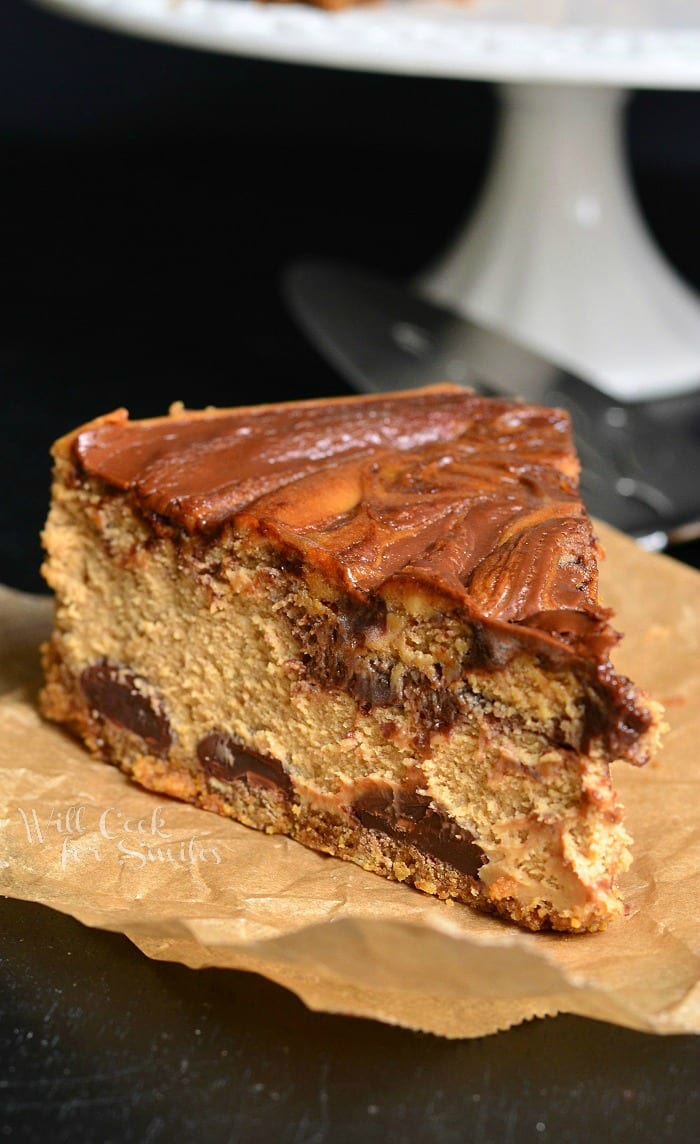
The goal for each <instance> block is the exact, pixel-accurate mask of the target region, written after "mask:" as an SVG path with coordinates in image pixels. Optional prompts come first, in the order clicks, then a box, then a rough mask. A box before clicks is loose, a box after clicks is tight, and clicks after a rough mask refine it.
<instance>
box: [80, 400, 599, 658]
mask: <svg viewBox="0 0 700 1144" xmlns="http://www.w3.org/2000/svg"><path fill="white" fill-rule="evenodd" d="M73 451H74V456H75V458H76V460H77V461H78V462H79V465H80V466H81V467H82V469H83V470H84V471H85V472H86V473H87V474H89V475H90V476H93V477H97V478H100V479H101V480H103V481H105V482H106V483H107V484H108V485H110V486H112V487H115V488H117V489H120V490H123V491H127V492H129V493H130V494H131V496H132V497H133V498H134V499H135V501H136V502H137V504H138V506H139V508H140V509H141V511H143V512H145V513H146V514H148V515H150V516H152V517H155V518H158V519H159V520H161V521H162V520H165V521H166V522H168V523H169V524H170V525H173V526H175V527H179V528H182V529H185V530H186V531H187V532H190V533H203V534H211V533H213V532H215V531H217V530H219V529H221V528H222V527H223V526H225V525H226V524H228V523H229V522H233V523H234V524H237V525H239V526H241V527H244V528H248V529H250V528H252V529H254V530H257V531H258V532H261V533H264V534H267V535H270V536H272V537H273V538H275V539H276V540H278V541H279V542H280V543H282V544H283V545H284V546H285V547H286V549H287V550H288V551H290V552H293V553H296V554H298V556H300V557H301V558H302V559H304V560H306V561H308V562H309V563H311V564H313V563H316V564H320V565H321V566H322V567H323V568H324V569H325V571H326V572H329V573H331V574H335V576H336V578H339V579H340V580H341V582H342V583H343V585H344V586H345V588H346V589H347V591H348V592H350V593H351V594H353V595H354V596H355V598H365V599H366V598H367V596H368V595H369V594H370V593H376V592H377V591H378V590H381V591H382V594H385V593H386V591H388V590H390V589H391V588H392V587H393V586H396V587H399V588H400V587H402V586H403V587H405V586H406V585H407V583H408V584H409V585H410V583H411V582H413V583H415V582H420V583H422V584H424V585H427V586H429V587H431V588H434V589H436V590H437V591H438V592H440V593H441V594H443V595H445V594H446V595H448V596H449V597H450V599H451V600H452V601H453V602H456V603H457V604H459V605H460V606H461V607H463V608H464V609H465V610H466V611H467V612H468V613H469V615H470V616H471V617H472V618H474V619H475V620H480V621H486V622H487V623H496V624H498V625H500V624H505V625H507V626H508V627H509V628H510V627H511V626H512V625H521V626H523V627H526V628H528V629H530V630H531V632H533V633H538V634H539V637H540V639H541V640H542V642H543V643H545V644H546V643H552V642H555V643H558V644H560V645H562V646H564V647H568V648H569V649H571V650H575V651H576V652H577V653H579V654H583V655H585V656H587V657H589V658H591V657H593V658H600V657H602V656H604V654H605V652H606V651H607V649H608V648H609V647H610V645H611V644H612V643H614V642H615V639H616V636H615V633H614V632H613V631H612V629H611V628H610V626H609V625H608V623H607V620H608V616H609V612H608V611H607V610H606V609H604V608H602V607H601V606H600V605H599V604H598V601H597V565H596V560H595V553H596V544H595V539H594V537H593V534H592V530H591V524H590V521H589V520H588V518H587V516H586V514H585V510H584V508H583V505H582V503H581V501H580V498H579V493H578V486H577V473H578V465H577V462H576V459H575V455H574V453H573V447H572V441H571V433H570V426H569V422H568V418H567V416H566V414H564V413H563V412H561V411H560V410H557V409H550V408H540V407H536V406H531V405H524V404H520V403H517V402H510V401H500V400H493V399H488V398H482V397H475V396H473V395H471V394H469V393H466V392H465V391H463V390H461V389H459V388H457V387H452V386H436V387H433V388H431V389H429V390H421V391H414V392H410V393H399V394H392V395H390V396H386V397H378V398H374V397H359V398H345V399H334V400H327V401H313V402H295V403H290V404H288V405H272V406H257V407H253V408H247V409H239V410H222V411H216V410H214V411H205V412H203V413H189V412H175V413H174V414H173V415H172V416H170V417H165V418H157V419H154V420H151V421H142V422H130V421H129V420H128V416H127V414H126V413H125V412H124V411H121V412H119V413H117V414H113V415H111V416H110V417H108V418H103V419H102V420H101V421H100V422H96V423H95V424H93V425H92V426H87V427H86V428H84V429H83V430H82V431H80V432H79V433H78V434H77V436H76V437H75V440H74V445H73Z"/></svg>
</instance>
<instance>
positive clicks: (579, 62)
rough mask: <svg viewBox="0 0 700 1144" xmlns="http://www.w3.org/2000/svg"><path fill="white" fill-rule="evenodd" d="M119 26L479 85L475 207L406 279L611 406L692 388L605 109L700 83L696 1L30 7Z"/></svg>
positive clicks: (56, 2) (246, 1) (617, 135)
mask: <svg viewBox="0 0 700 1144" xmlns="http://www.w3.org/2000/svg"><path fill="white" fill-rule="evenodd" d="M41 2H42V3H44V4H45V5H46V6H48V7H51V8H52V9H55V10H60V11H63V12H65V13H67V14H72V15H75V16H79V17H81V18H83V19H87V20H92V21H94V22H96V23H100V24H104V25H109V26H112V27H114V28H119V29H121V30H123V31H130V32H134V33H137V34H140V35H144V36H149V37H153V38H156V39H164V40H170V41H175V42H179V43H183V44H189V45H192V46H197V47H201V48H207V49H211V50H215V51H219V52H230V53H239V54H243V55H250V56H262V57H266V58H271V59H279V60H285V61H288V62H297V63H305V64H322V65H324V66H326V67H328V66H332V67H339V68H354V69H360V70H364V71H381V72H392V73H399V74H405V75H424V76H444V77H452V78H461V79H483V80H492V81H496V82H497V83H499V84H500V90H501V93H502V116H501V124H500V131H499V137H498V140H497V145H496V148H495V155H494V159H493V162H492V166H491V170H490V173H489V176H488V178H487V180H486V185H485V189H484V191H483V193H482V197H481V201H480V202H479V204H478V205H477V208H476V210H475V212H474V213H473V215H472V217H471V218H470V219H469V221H468V222H467V224H466V227H465V229H464V230H463V232H462V233H461V234H460V235H459V236H458V237H457V238H456V240H455V242H454V244H453V246H452V247H451V249H450V250H449V252H448V253H447V254H446V255H445V256H444V257H443V258H441V259H440V260H439V261H438V262H436V264H435V265H434V266H433V267H432V268H431V269H430V270H429V271H428V272H427V273H426V274H425V275H424V276H422V278H421V279H420V281H419V283H418V286H419V288H420V289H422V290H423V292H424V293H425V294H427V295H429V296H430V297H431V298H433V299H435V300H437V301H441V302H443V303H445V304H447V305H448V306H451V307H452V308H454V309H456V310H458V311H461V312H462V313H464V314H466V315H468V316H470V317H473V318H476V319H477V320H480V321H482V322H484V323H486V324H489V325H491V326H494V327H496V328H498V329H501V330H504V331H505V332H507V333H511V334H513V335H514V336H516V337H518V338H519V339H520V340H522V341H524V342H525V343H527V344H529V345H531V346H532V347H533V348H535V349H538V350H540V351H541V352H544V353H545V354H549V355H550V356H552V357H554V358H556V359H558V360H559V361H560V362H561V363H562V364H564V365H568V366H569V367H570V368H572V369H574V370H578V371H580V372H582V373H583V374H584V375H585V376H587V377H589V378H590V379H592V380H594V381H595V382H596V383H597V384H598V385H599V386H600V387H601V388H602V389H604V390H606V391H607V392H609V393H611V394H613V395H614V396H616V397H620V398H633V397H634V398H641V397H647V396H659V395H668V394H675V393H681V392H686V391H688V390H690V389H695V388H697V387H698V385H700V302H699V300H698V298H697V297H696V296H695V295H694V294H693V292H692V291H691V290H690V289H689V288H688V287H687V286H685V285H684V284H683V282H681V280H680V279H679V278H678V277H677V276H676V274H675V273H674V271H673V270H672V269H671V267H670V266H669V265H668V263H667V262H666V261H665V259H664V258H663V256H662V255H661V254H660V252H659V251H658V249H657V248H656V246H655V245H654V243H653V241H652V239H651V237H650V235H649V232H648V230H647V228H646V226H645V224H644V221H643V220H642V218H641V216H640V214H639V211H638V209H637V206H636V203H635V201H634V198H633V194H632V190H631V186H630V181H629V178H628V174H627V170H626V166H625V157H624V151H623V147H622V108H623V103H624V98H625V92H626V90H628V89H630V88H635V87H654V88H676V89H679V88H685V89H700V2H699V0H463V2H461V0H453V2H452V3H449V2H447V0H386V2H385V3H380V4H373V5H371V6H367V7H363V8H355V9H350V10H347V11H342V12H336V13H329V12H323V11H319V10H317V9H312V8H305V7H302V6H300V5H296V4H285V5H280V6H278V5H272V6H270V5H263V4H258V3H256V2H255V0H41Z"/></svg>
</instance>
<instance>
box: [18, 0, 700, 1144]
mask: <svg viewBox="0 0 700 1144" xmlns="http://www.w3.org/2000/svg"><path fill="white" fill-rule="evenodd" d="M699 113H700V95H696V94H682V93H658V92H649V93H641V94H639V95H637V96H635V97H634V99H633V100H632V102H631V104H630V108H629V113H628V125H627V132H628V147H629V153H630V160H631V164H632V171H633V177H634V181H635V185H636V188H637V192H638V194H639V198H640V201H641V203H642V206H643V209H644V211H645V213H646V216H647V219H648V221H649V223H650V225H651V227H652V229H653V231H654V233H655V234H656V236H657V239H658V241H659V243H660V245H661V246H662V248H663V249H664V250H665V252H666V254H667V256H668V257H669V258H670V260H671V261H672V262H673V263H674V265H675V266H676V268H677V269H678V271H679V272H680V273H681V274H683V275H684V276H685V277H686V278H687V279H688V280H689V281H690V282H692V283H693V284H694V285H695V286H696V287H700V228H699V227H698V223H697V214H698V202H699V201H700V145H699V144H698V141H697V122H698V115H699ZM494 120H495V99H494V96H493V93H492V91H491V89H490V88H489V87H488V86H487V85H483V84H472V83H454V82H446V81H432V80H430V81H429V80H410V79H402V78H397V77H382V76H372V75H361V74H354V73H342V72H332V71H326V70H323V69H311V68H303V67H291V66H286V65H281V64H272V63H266V62H262V61H251V60H245V59H238V58H232V57H220V56H217V55H214V54H205V53H199V52H194V51H188V50H186V49H179V48H172V47H167V46H164V45H159V44H151V43H147V42H144V41H138V40H134V39H130V38H128V37H123V36H119V35H115V34H112V33H108V32H104V31H100V30H99V29H94V28H87V27H82V26H81V25H79V24H72V23H70V22H69V21H63V20H60V19H57V18H54V17H53V16H51V15H50V14H47V13H45V12H43V11H40V10H38V9H34V8H31V7H28V6H26V5H24V4H23V3H21V0H2V5H1V6H0V395H1V396H2V423H1V424H2V433H1V442H0V443H1V445H2V448H1V449H0V487H1V488H2V489H3V490H5V492H4V493H3V495H2V497H1V498H0V581H2V582H5V583H8V584H11V585H13V586H15V587H18V588H24V589H27V590H32V591H40V590H42V582H41V579H40V577H39V573H38V567H39V564H40V559H41V554H40V549H39V544H38V540H37V534H38V531H39V529H40V527H41V524H42V521H43V516H44V514H45V510H46V504H47V495H48V494H47V490H48V480H49V465H48V457H47V453H48V447H49V445H50V443H51V441H52V440H53V439H54V438H55V437H56V436H57V435H58V434H59V433H61V432H64V431H66V430H68V429H70V428H72V427H73V426H74V425H75V424H77V423H78V422H80V421H81V420H85V419H87V418H89V417H92V416H94V415H96V414H98V413H101V412H104V411H106V410H107V409H110V408H113V407H115V406H117V405H126V406H127V407H128V408H129V409H130V411H131V412H132V414H133V415H135V416H141V415H145V414H152V413H160V412H163V411H164V410H165V409H166V408H167V406H168V405H169V404H170V402H171V401H173V400H176V399H181V400H183V401H185V402H186V403H187V404H189V405H193V406H201V405H204V404H208V403H212V404H236V403H239V402H249V401H251V402H252V401H256V402H257V401H264V400H272V399H278V398H284V397H307V396H317V395H321V394H327V393H340V392H345V386H344V385H343V383H342V382H341V381H339V379H338V378H337V377H336V376H334V375H333V373H332V372H331V371H330V369H329V368H328V367H327V366H325V365H324V364H323V363H322V362H321V361H320V360H319V359H318V358H316V356H315V355H314V353H313V352H312V351H311V349H310V348H308V346H307V345H306V343H305V342H304V340H303V338H302V336H301V335H300V334H299V333H298V331H297V330H296V329H295V328H294V326H293V324H292V323H291V321H290V319H289V318H288V317H287V315H286V313H285V311H284V308H283V306H282V304H281V301H280V297H279V288H278V283H279V274H280V271H281V269H282V267H283V266H284V265H285V264H286V263H287V262H288V261H289V260H291V259H293V258H294V257H296V256H299V255H308V254H328V255H337V256H341V257H348V258H351V259H353V260H354V261H357V262H360V263H362V264H365V265H368V266H374V267H377V268H379V269H384V270H386V271H389V272H390V273H393V274H399V275H405V274H408V273H411V272H414V271H416V270H417V269H419V268H420V267H421V266H422V265H424V264H425V263H426V262H427V260H428V259H429V258H431V257H432V256H433V255H434V254H435V253H436V251H438V250H439V249H440V247H441V246H443V245H444V244H445V243H446V242H447V241H448V240H449V237H450V235H451V234H452V232H453V231H454V230H455V228H456V227H457V226H458V224H459V223H460V222H461V220H462V218H463V216H464V215H465V214H466V213H467V211H468V209H469V207H470V205H471V204H472V203H473V201H474V199H475V196H476V194H477V193H478V189H479V186H480V181H481V178H482V176H483V172H484V170H485V166H486V163H487V160H488V154H489V148H490V145H491V140H492V136H493V125H494ZM677 555H678V556H679V557H680V558H681V559H686V560H688V561H689V562H691V563H696V564H697V563H698V547H697V544H696V545H689V546H686V547H684V548H683V549H679V550H678V551H677ZM0 934H1V935H2V936H1V942H2V945H1V956H2V962H3V985H2V1003H1V1014H0V1017H1V1023H0V1108H2V1109H3V1111H2V1112H0V1130H1V1131H2V1132H3V1133H4V1135H5V1136H6V1137H7V1138H9V1139H17V1140H36V1139H38V1138H39V1137H43V1136H47V1137H48V1138H50V1139H52V1140H57V1141H63V1140H66V1141H67V1140H73V1139H79V1140H114V1141H122V1140H133V1141H140V1140H144V1141H160V1140H166V1139H176V1140H179V1139H183V1140H190V1139H191V1140H195V1139H200V1138H201V1139H210V1140H215V1141H218V1140H230V1141H238V1140H242V1141H248V1140H251V1141H253V1140H273V1141H284V1142H287V1141H289V1142H292V1141H294V1142H311V1141H331V1140H332V1141H354V1140H358V1141H359V1140H363V1141H364V1140H386V1141H403V1140H410V1141H414V1140H415V1141H423V1140H425V1141H449V1142H451V1141H462V1140H474V1141H480V1142H489V1141H520V1140H524V1141H525V1140H533V1141H534V1140H550V1141H557V1142H558V1141H589V1140H595V1139H601V1140H624V1139H635V1140H637V1141H652V1140H654V1141H658V1140H667V1141H679V1142H681V1141H686V1140H688V1141H690V1140H691V1139H695V1137H696V1135H697V1131H696V1128H697V1122H698V1120H699V1119H700V1109H699V1108H698V1105H699V1103H700V1099H699V1091H698V1052H697V1042H696V1041H695V1040H694V1039H692V1038H687V1037H674V1038H654V1037H648V1036H643V1035H640V1034H635V1033H631V1032H629V1031H626V1030H623V1029H618V1028H612V1027H609V1026H605V1025H599V1024H596V1023H594V1022H590V1021H584V1020H582V1019H579V1018H575V1017H559V1018H557V1019H556V1020H547V1021H534V1022H531V1023H529V1024H527V1025H524V1026H522V1027H521V1028H518V1029H515V1030H512V1031H510V1032H509V1033H506V1034H499V1035H496V1036H493V1037H489V1038H485V1039H481V1040H478V1041H469V1042H456V1043H452V1042H447V1041H443V1040H439V1039H437V1038H433V1037H430V1036H425V1035H421V1034H414V1033H410V1032H406V1031H401V1030H396V1029H390V1028H387V1027H385V1026H381V1025H379V1024H375V1023H373V1022H368V1021H360V1020H352V1019H341V1018H335V1017H331V1016H328V1015H322V1014H311V1013H309V1012H307V1011H306V1010H305V1009H304V1007H303V1006H302V1005H301V1004H300V1003H299V1002H298V1001H297V1000H296V999H295V998H294V997H292V996H291V995H289V994H287V993H286V992H284V991H283V990H281V989H279V988H277V987H275V986H273V985H271V984H270V983H268V982H265V981H262V980H260V979H257V978H255V977H252V976H250V975H246V974H234V973H224V972H220V971H213V970H207V971H202V972H199V973H194V972H190V971H188V970H186V969H184V968H183V967H181V966H168V965H161V964H157V963H152V962H149V961H148V960H147V959H145V958H144V957H143V956H142V955H140V954H139V953H138V952H137V951H136V950H135V949H134V948H133V947H132V946H131V945H130V944H129V943H128V942H127V941H126V939H122V938H120V937H118V936H116V935H111V934H104V933H99V932H93V931H89V930H86V929H84V928H83V927H81V926H79V925H78V924H77V923H75V922H73V921H72V920H71V919H68V918H63V917H61V916H59V915H57V914H55V913H52V912H51V911H49V910H47V909H45V908H43V907H38V906H32V905H28V904H26V903H17V902H11V901H3V902H2V908H0ZM427 971H429V967H427ZM3 1106H4V1107H3Z"/></svg>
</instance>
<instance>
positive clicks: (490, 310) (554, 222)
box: [418, 84, 700, 400]
mask: <svg viewBox="0 0 700 1144" xmlns="http://www.w3.org/2000/svg"><path fill="white" fill-rule="evenodd" d="M500 91H501V93H502V116H501V123H500V130H499V133H498V138H497V141H496V147H495V154H494V158H493V161H492V166H491V170H490V172H489V175H488V177H487V180H486V185H485V188H484V190H483V193H482V197H481V200H480V202H479V203H478V205H477V208H476V211H475V212H474V214H473V215H472V217H471V219H470V220H469V222H468V224H467V226H466V228H465V230H464V231H463V232H462V233H461V235H460V236H459V237H458V238H457V240H456V241H455V242H454V244H453V246H452V247H451V249H450V251H449V252H448V253H447V255H446V256H445V257H443V258H442V259H441V260H440V261H439V262H438V263H437V264H436V265H434V266H433V267H432V268H431V269H430V270H429V271H428V272H427V273H426V274H425V275H423V276H422V277H421V278H420V280H419V282H418V287H419V289H420V291H421V292H422V293H423V294H424V295H425V296H427V297H428V298H430V299H432V300H433V301H437V302H440V303H442V304H443V305H447V306H449V307H451V308H452V309H455V310H457V311H458V312H460V313H463V314H465V315H466V316H467V317H470V318H472V319H474V320H476V321H479V322H482V323H484V324H486V325H489V326H491V327H494V328H496V329H498V330H501V331H503V332H505V333H507V334H510V335H511V336H512V337H515V338H516V339H518V340H519V341H521V342H523V343H525V344H526V345H528V346H530V347H532V348H533V349H536V350H538V351H540V352H541V353H543V354H544V355H545V356H550V357H552V358H554V359H555V360H557V361H559V362H560V363H561V364H562V365H565V366H568V367H569V368H571V369H572V370H574V371H575V372H578V373H580V374H582V375H583V376H585V377H587V378H588V379H590V380H591V381H593V382H594V383H595V384H597V385H598V386H599V387H600V388H601V389H603V390H605V391H606V392H608V393H610V394H611V395H613V396H615V397H618V398H621V399H628V400H629V399H636V398H645V397H652V396H653V397H657V396H668V395H670V394H677V393H683V392H687V391H689V390H691V389H696V388H697V387H698V385H700V301H699V300H698V298H697V297H696V296H695V294H693V292H692V291H691V290H690V289H689V288H688V287H687V286H686V285H685V284H684V283H683V282H682V281H681V280H680V279H679V278H678V277H677V276H676V274H675V273H674V271H673V270H672V269H671V267H670V266H669V265H668V263H667V262H666V261H665V259H664V258H663V256H662V254H661V253H660V252H659V250H658V249H657V247H656V246H655V244H654V242H653V240H652V238H651V236H650V234H649V231H648V229H647V227H646V225H645V223H644V220H643V219H642V216H641V214H640V212H639V210H638V208H637V205H636V202H635V199H634V195H633V191H632V187H631V183H630V179H629V177H628V174H627V167H626V159H625V152H624V145H623V108H624V101H625V93H624V92H623V91H622V90H619V89H616V88H610V87H596V86H586V87H573V86H563V85H562V86H559V85H552V84H547V85H545V84H542V85H540V84H513V85H504V86H502V87H501V88H500Z"/></svg>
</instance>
